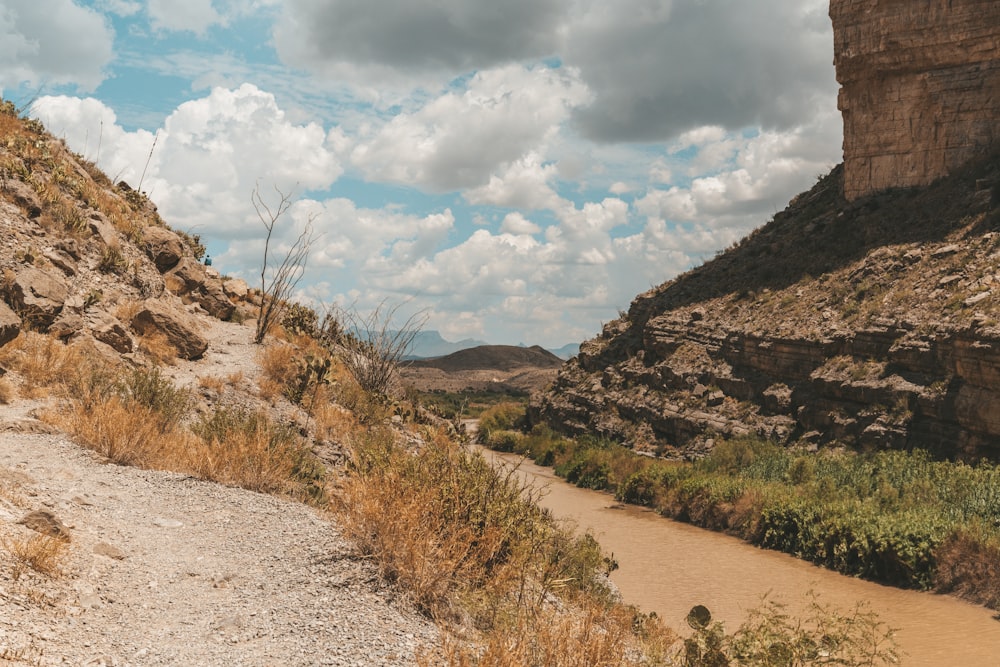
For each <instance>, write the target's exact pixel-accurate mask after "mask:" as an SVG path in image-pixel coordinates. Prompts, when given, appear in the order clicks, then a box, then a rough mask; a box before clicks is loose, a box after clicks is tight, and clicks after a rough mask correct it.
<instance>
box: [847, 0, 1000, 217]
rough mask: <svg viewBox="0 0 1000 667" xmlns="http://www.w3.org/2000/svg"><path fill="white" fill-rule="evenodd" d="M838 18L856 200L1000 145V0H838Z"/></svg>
mask: <svg viewBox="0 0 1000 667" xmlns="http://www.w3.org/2000/svg"><path fill="white" fill-rule="evenodd" d="M830 17H831V19H832V20H833V34H834V62H835V64H836V67H837V80H838V81H839V82H840V84H841V86H842V88H841V90H840V99H839V107H840V110H841V112H842V113H843V117H844V195H845V197H846V198H847V199H848V200H853V199H856V198H858V197H862V196H864V195H867V194H870V193H872V192H877V191H880V190H885V189H887V188H893V187H909V186H915V185H926V184H928V183H930V182H932V181H933V180H934V179H936V178H939V177H941V176H944V175H945V174H948V173H950V172H951V171H953V170H954V169H955V168H957V167H959V166H960V165H962V164H964V163H965V162H967V161H968V160H969V159H971V158H973V157H975V156H977V155H981V154H984V153H987V152H990V151H991V150H993V149H995V148H997V147H998V146H1000V2H996V0H831V2H830Z"/></svg>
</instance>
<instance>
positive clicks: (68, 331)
mask: <svg viewBox="0 0 1000 667" xmlns="http://www.w3.org/2000/svg"><path fill="white" fill-rule="evenodd" d="M81 329H83V317H82V316H81V315H80V313H78V312H76V311H74V310H70V309H69V308H63V310H62V312H61V313H59V316H58V317H56V319H55V320H53V322H52V324H51V325H49V333H50V334H52V335H53V336H55V337H56V338H69V337H70V336H72V335H74V334H76V333H78V332H79V331H80V330H81Z"/></svg>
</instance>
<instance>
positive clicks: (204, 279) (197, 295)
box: [166, 257, 235, 320]
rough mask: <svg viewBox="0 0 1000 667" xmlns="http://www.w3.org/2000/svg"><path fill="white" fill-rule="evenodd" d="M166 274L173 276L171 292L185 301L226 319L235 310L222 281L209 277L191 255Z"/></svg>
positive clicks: (221, 318)
mask: <svg viewBox="0 0 1000 667" xmlns="http://www.w3.org/2000/svg"><path fill="white" fill-rule="evenodd" d="M166 275H168V276H171V277H173V278H174V280H173V281H171V282H172V283H173V285H174V288H173V292H174V293H175V294H177V295H178V296H180V297H182V298H183V299H184V302H185V303H191V302H195V303H197V304H199V305H200V306H201V307H202V308H204V309H205V310H206V311H207V312H208V313H209V314H211V315H212V316H213V317H217V318H219V319H220V320H227V319H229V318H230V317H232V314H233V310H235V308H234V306H233V303H232V301H230V300H229V297H227V296H226V293H225V291H224V289H223V283H222V281H221V280H219V279H218V278H211V277H209V275H208V273H207V272H206V269H205V267H204V266H202V265H201V264H199V263H198V262H197V261H195V260H194V259H192V258H191V257H185V258H183V259H182V260H180V261H179V262H178V263H177V266H175V267H174V268H173V269H171V270H170V271H169V272H168V273H167V274H166Z"/></svg>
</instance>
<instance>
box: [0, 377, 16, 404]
mask: <svg viewBox="0 0 1000 667" xmlns="http://www.w3.org/2000/svg"><path fill="white" fill-rule="evenodd" d="M15 393H16V392H15V391H14V385H12V384H11V383H10V380H8V379H7V378H5V377H0V403H2V404H3V405H7V404H8V403H10V402H11V401H12V400H14V395H15Z"/></svg>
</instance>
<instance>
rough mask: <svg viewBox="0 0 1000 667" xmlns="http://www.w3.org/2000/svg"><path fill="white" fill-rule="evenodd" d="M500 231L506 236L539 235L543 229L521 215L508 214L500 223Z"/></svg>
mask: <svg viewBox="0 0 1000 667" xmlns="http://www.w3.org/2000/svg"><path fill="white" fill-rule="evenodd" d="M500 231H501V232H503V233H504V234H515V235H519V234H528V235H532V234H538V233H539V232H541V231H542V228H541V227H539V226H538V225H536V224H535V223H533V222H532V221H531V220H528V219H527V218H525V217H524V216H523V215H521V214H520V213H508V214H507V215H505V216H504V219H503V222H501V223H500Z"/></svg>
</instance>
